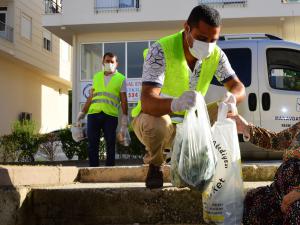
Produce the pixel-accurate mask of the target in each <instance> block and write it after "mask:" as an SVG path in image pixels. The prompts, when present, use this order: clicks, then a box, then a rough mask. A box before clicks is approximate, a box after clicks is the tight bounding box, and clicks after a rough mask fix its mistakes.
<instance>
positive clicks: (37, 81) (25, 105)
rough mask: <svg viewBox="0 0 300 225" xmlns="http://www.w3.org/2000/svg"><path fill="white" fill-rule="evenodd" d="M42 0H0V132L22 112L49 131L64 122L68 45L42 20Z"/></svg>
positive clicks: (7, 130)
mask: <svg viewBox="0 0 300 225" xmlns="http://www.w3.org/2000/svg"><path fill="white" fill-rule="evenodd" d="M43 11H44V4H43V2H42V1H40V0H30V1H26V0H4V1H0V104H1V107H0V135H3V134H8V133H10V128H11V124H12V123H13V122H14V121H16V120H18V119H22V118H28V119H29V118H31V119H32V120H34V121H36V122H37V125H38V128H39V131H40V132H42V133H44V132H50V131H53V130H56V129H59V128H62V127H65V126H66V125H67V124H68V91H69V90H70V89H71V59H72V52H71V51H72V48H71V46H70V45H69V44H67V43H66V42H65V41H63V40H61V39H60V38H59V37H57V36H56V35H54V34H52V33H51V32H49V31H48V30H47V29H45V28H44V27H43V26H42V13H43Z"/></svg>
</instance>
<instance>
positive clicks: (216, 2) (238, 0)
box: [199, 0, 247, 8]
mask: <svg viewBox="0 0 300 225" xmlns="http://www.w3.org/2000/svg"><path fill="white" fill-rule="evenodd" d="M199 4H207V5H212V6H216V7H222V8H224V7H228V6H229V7H231V6H242V7H246V6H247V0H199Z"/></svg>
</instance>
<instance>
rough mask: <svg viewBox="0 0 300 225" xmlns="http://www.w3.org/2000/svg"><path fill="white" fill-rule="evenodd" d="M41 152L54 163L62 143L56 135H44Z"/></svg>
mask: <svg viewBox="0 0 300 225" xmlns="http://www.w3.org/2000/svg"><path fill="white" fill-rule="evenodd" d="M40 138H41V144H40V148H39V151H40V152H41V153H42V154H43V155H45V156H46V157H45V158H46V159H47V160H49V161H54V160H55V157H56V153H57V152H58V150H59V147H60V142H59V138H58V135H57V134H56V133H48V134H43V135H42V136H41V137H40Z"/></svg>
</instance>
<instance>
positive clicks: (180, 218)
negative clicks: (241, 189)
mask: <svg viewBox="0 0 300 225" xmlns="http://www.w3.org/2000/svg"><path fill="white" fill-rule="evenodd" d="M269 183H270V182H245V183H244V184H245V185H244V186H245V191H248V190H249V189H252V188H256V187H258V186H264V185H267V184H269ZM18 201H19V202H18ZM4 203H5V204H4ZM0 218H1V221H2V222H1V225H27V224H28V225H69V224H72V225H99V224H114V225H117V224H123V225H124V224H132V225H133V224H136V225H137V224H151V225H154V224H198V225H202V224H203V225H204V224H205V223H204V222H203V219H202V200H201V193H200V192H197V191H193V190H190V189H189V188H180V189H179V188H174V187H172V186H171V184H170V183H165V184H164V187H163V188H161V189H154V190H149V189H146V188H145V185H144V183H143V182H142V183H138V182H134V183H75V184H70V185H60V186H52V187H32V188H31V189H29V188H28V187H19V188H16V189H13V188H6V189H4V188H2V189H0Z"/></svg>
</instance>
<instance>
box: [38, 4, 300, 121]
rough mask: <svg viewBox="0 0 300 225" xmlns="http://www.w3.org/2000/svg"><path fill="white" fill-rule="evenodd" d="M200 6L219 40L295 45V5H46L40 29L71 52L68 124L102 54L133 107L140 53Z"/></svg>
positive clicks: (298, 35)
mask: <svg viewBox="0 0 300 225" xmlns="http://www.w3.org/2000/svg"><path fill="white" fill-rule="evenodd" d="M49 2H50V3H49ZM200 3H204V4H209V5H211V6H213V7H215V8H216V9H218V10H219V11H220V13H221V15H222V18H223V21H222V30H221V32H222V34H239V33H268V34H272V35H275V36H279V37H281V38H283V39H286V40H290V41H295V42H300V1H299V0H294V1H292V0H264V1H261V0H186V1H181V0H164V1H159V0H151V1H146V0H85V1H79V0H77V1H75V0H64V1H63V3H62V4H61V2H60V1H59V0H56V1H48V0H47V1H46V4H45V15H44V17H43V25H44V27H45V28H47V29H48V30H49V31H51V32H53V33H54V34H56V35H57V36H58V37H60V38H62V39H63V40H65V41H66V42H68V43H69V44H71V45H72V46H73V53H74V54H73V56H74V57H73V74H74V79H73V120H74V119H75V116H76V114H77V112H78V111H79V110H80V108H81V107H82V105H83V103H84V102H85V98H86V96H87V93H88V88H89V87H90V86H91V80H92V76H93V74H94V73H95V72H96V71H97V70H99V69H101V57H102V55H103V53H104V52H107V51H112V52H114V53H116V54H117V55H118V57H119V71H120V72H122V73H124V74H125V75H126V76H127V78H128V80H129V83H128V89H129V93H128V98H129V101H131V102H135V101H136V99H137V98H138V90H139V89H138V86H139V85H140V77H141V75H142V64H143V56H142V53H143V50H144V49H145V48H148V47H149V46H150V45H151V43H153V42H154V41H155V40H157V39H159V38H160V37H163V36H165V35H169V34H172V33H174V32H177V31H179V30H180V29H182V28H183V23H184V21H185V20H186V19H187V17H188V15H189V13H190V11H191V9H192V8H193V7H194V6H196V5H198V4H200Z"/></svg>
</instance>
